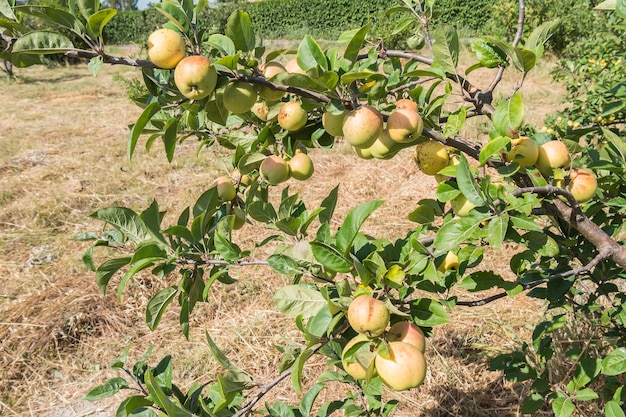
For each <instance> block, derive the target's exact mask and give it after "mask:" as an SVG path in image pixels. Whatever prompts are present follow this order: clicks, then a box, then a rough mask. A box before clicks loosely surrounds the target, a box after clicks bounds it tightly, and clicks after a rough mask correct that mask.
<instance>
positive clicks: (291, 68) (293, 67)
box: [285, 58, 306, 75]
mask: <svg viewBox="0 0 626 417" xmlns="http://www.w3.org/2000/svg"><path fill="white" fill-rule="evenodd" d="M285 69H286V70H287V72H288V73H289V74H302V75H306V71H305V70H303V69H302V68H300V65H298V61H297V60H296V59H295V58H294V59H291V60H289V61H287V63H286V64H285Z"/></svg>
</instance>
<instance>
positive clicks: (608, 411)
mask: <svg viewBox="0 0 626 417" xmlns="http://www.w3.org/2000/svg"><path fill="white" fill-rule="evenodd" d="M604 416H605V417H626V414H624V409H623V408H622V406H621V405H620V403H619V402H618V401H617V400H611V401H607V403H606V404H604Z"/></svg>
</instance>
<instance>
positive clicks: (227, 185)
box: [211, 176, 237, 201]
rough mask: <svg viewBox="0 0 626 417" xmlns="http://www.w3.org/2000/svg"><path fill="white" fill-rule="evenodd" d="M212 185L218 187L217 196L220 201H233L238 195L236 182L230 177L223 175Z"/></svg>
mask: <svg viewBox="0 0 626 417" xmlns="http://www.w3.org/2000/svg"><path fill="white" fill-rule="evenodd" d="M211 186H212V187H217V196H218V197H219V199H220V201H232V200H234V198H235V197H236V196H237V191H236V190H235V184H234V183H233V180H232V179H231V178H230V177H227V176H222V177H219V178H217V179H216V180H215V181H213V184H212V185H211Z"/></svg>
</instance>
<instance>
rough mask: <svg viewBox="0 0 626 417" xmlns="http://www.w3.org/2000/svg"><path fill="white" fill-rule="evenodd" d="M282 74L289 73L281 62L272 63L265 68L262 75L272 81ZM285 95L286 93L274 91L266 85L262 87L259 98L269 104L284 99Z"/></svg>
mask: <svg viewBox="0 0 626 417" xmlns="http://www.w3.org/2000/svg"><path fill="white" fill-rule="evenodd" d="M281 72H287V70H286V69H285V67H284V66H283V65H282V64H281V63H279V62H275V61H270V62H268V63H266V64H265V65H264V66H263V71H262V74H263V77H265V78H266V79H267V80H270V81H271V79H272V78H274V77H275V76H276V75H278V74H280V73H281ZM284 95H285V92H284V91H280V90H273V89H271V88H270V87H268V86H266V85H263V86H261V88H260V89H259V96H260V97H261V98H263V99H265V100H267V101H269V102H273V101H278V100H280V99H281V98H283V96H284Z"/></svg>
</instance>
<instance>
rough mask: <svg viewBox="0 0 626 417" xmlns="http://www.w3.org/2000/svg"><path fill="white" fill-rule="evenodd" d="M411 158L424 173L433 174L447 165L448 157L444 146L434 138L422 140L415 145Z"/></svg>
mask: <svg viewBox="0 0 626 417" xmlns="http://www.w3.org/2000/svg"><path fill="white" fill-rule="evenodd" d="M413 160H414V161H415V164H417V167H418V168H419V169H420V171H422V172H423V173H424V174H427V175H435V174H436V173H438V172H439V171H441V170H442V169H444V168H445V167H447V166H448V162H449V161H450V157H449V155H448V150H447V149H446V147H445V146H444V145H443V144H441V143H440V142H437V141H435V140H429V141H428V142H422V143H420V144H419V145H417V146H416V147H415V151H414V152H413Z"/></svg>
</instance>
